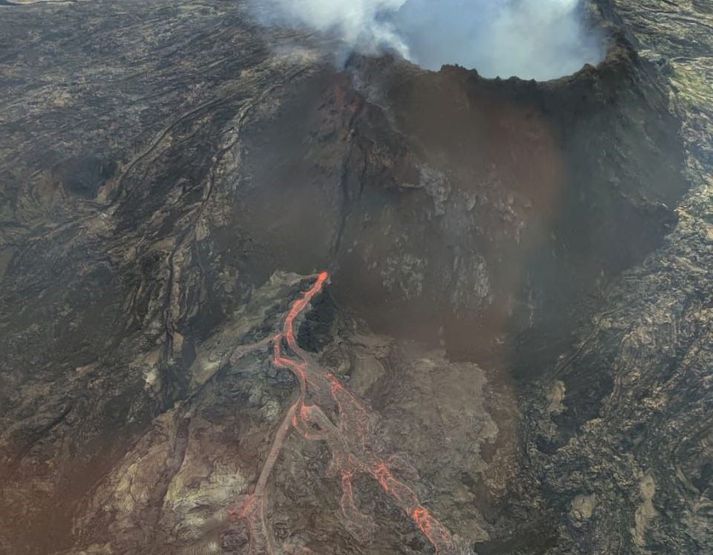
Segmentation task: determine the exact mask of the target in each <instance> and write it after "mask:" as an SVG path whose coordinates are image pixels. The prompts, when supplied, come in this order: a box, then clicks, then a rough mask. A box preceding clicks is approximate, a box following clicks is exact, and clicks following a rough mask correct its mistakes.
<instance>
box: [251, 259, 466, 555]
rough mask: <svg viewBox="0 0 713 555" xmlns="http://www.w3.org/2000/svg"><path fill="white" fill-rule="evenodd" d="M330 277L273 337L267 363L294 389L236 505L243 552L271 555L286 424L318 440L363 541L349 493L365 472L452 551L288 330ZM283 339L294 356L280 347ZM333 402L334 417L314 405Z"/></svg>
mask: <svg viewBox="0 0 713 555" xmlns="http://www.w3.org/2000/svg"><path fill="white" fill-rule="evenodd" d="M328 279H329V274H328V273H327V272H322V273H321V274H319V275H318V276H317V279H316V281H315V282H314V284H313V285H312V286H311V287H310V289H309V290H308V291H306V292H305V293H304V294H303V295H302V296H301V297H300V298H298V299H297V300H296V301H294V302H293V303H292V305H291V306H290V309H289V311H288V313H287V316H286V317H285V321H284V324H283V326H282V331H281V333H279V334H278V335H277V336H276V337H275V338H274V341H273V359H272V361H273V364H275V366H277V367H278V368H286V369H289V370H290V371H291V372H292V373H293V374H294V375H295V377H296V378H297V381H298V383H299V396H298V398H297V400H296V401H295V402H294V403H293V404H292V406H291V407H290V408H289V410H288V411H287V414H286V415H285V417H284V419H283V421H282V423H281V424H280V427H279V428H278V430H277V433H276V434H275V439H274V441H273V443H272V447H271V448H270V452H269V453H268V456H267V459H266V460H265V463H264V464H263V467H262V470H261V472H260V476H259V477H258V481H257V483H256V484H255V488H254V490H253V493H252V494H251V495H250V496H249V497H248V498H247V500H246V501H245V502H244V504H243V505H242V507H241V508H240V510H239V511H238V513H237V516H238V517H239V518H241V519H242V520H244V521H245V522H246V525H247V528H248V532H249V535H250V552H251V553H253V554H262V553H268V554H270V555H274V554H276V553H277V551H276V549H275V540H274V538H273V536H272V531H271V529H270V526H269V524H268V522H267V521H266V512H267V492H266V489H267V485H268V484H267V482H268V479H269V477H270V474H271V473H272V470H273V467H274V466H275V463H276V462H277V459H278V457H279V456H280V452H281V451H282V448H283V445H284V442H285V439H286V438H287V435H288V434H289V432H290V430H291V428H293V427H294V428H295V429H296V430H297V431H299V432H300V433H301V434H302V435H303V436H304V437H305V439H307V440H312V441H325V442H326V443H327V445H328V446H329V448H330V451H331V453H332V461H331V463H330V467H329V470H328V473H329V475H331V476H333V477H337V476H338V477H339V478H340V481H341V486H342V497H341V501H340V505H341V511H342V516H343V517H344V522H345V525H346V528H347V530H348V531H349V532H350V533H351V534H352V535H353V536H355V538H357V539H358V540H359V541H362V542H365V541H367V540H368V539H369V538H370V536H371V533H372V532H373V530H374V528H375V525H374V523H373V521H372V519H371V518H370V517H369V516H367V515H366V514H364V513H362V512H360V511H359V509H358V507H357V505H356V502H355V499H354V494H353V480H354V478H355V477H356V476H357V475H358V474H368V475H370V476H372V477H373V478H374V479H375V480H376V481H377V482H378V483H379V485H380V486H381V489H382V490H383V491H384V492H385V493H387V494H388V495H389V496H391V498H392V499H393V501H394V503H395V504H396V505H397V506H398V507H400V508H401V509H402V510H403V511H404V512H405V513H406V514H407V515H408V516H409V517H410V518H411V520H413V522H414V523H415V524H416V525H417V526H418V527H419V529H420V530H421V532H422V533H423V534H424V536H426V538H427V539H428V541H429V542H430V543H431V544H432V545H433V546H434V548H435V549H436V552H437V553H440V554H445V555H452V554H456V553H457V552H458V549H457V547H456V542H455V541H454V539H453V537H452V536H451V534H450V532H449V531H448V530H447V529H446V528H445V526H443V525H442V524H441V523H440V522H439V521H438V520H436V519H435V518H434V517H433V516H432V515H431V513H430V512H429V511H428V509H426V508H425V507H423V506H422V505H421V503H420V501H419V500H418V497H417V496H416V494H415V493H414V491H413V489H412V488H410V487H409V486H407V485H406V484H405V483H403V482H401V481H400V480H398V479H397V478H396V477H395V476H394V474H393V472H392V468H393V467H396V466H397V464H398V465H401V466H402V467H403V466H404V465H403V463H401V462H399V459H398V458H396V457H386V458H383V457H382V456H380V454H379V451H380V450H379V449H378V447H377V445H376V443H377V442H376V439H375V438H374V433H373V426H374V419H373V417H371V416H370V414H369V412H368V411H367V409H366V407H365V406H364V405H363V404H362V403H361V402H360V401H359V400H358V399H357V398H356V397H355V396H354V395H353V394H352V393H351V392H349V391H348V390H347V389H346V387H345V386H344V385H343V384H342V383H341V382H340V381H339V379H337V377H336V376H334V375H333V374H332V373H330V372H328V371H327V370H325V369H323V368H321V367H320V366H319V365H318V364H317V363H316V362H315V361H314V360H313V359H312V357H311V356H310V355H309V354H308V353H307V352H305V351H304V350H302V349H301V348H300V346H299V345H298V344H297V340H296V338H295V330H294V323H295V320H296V319H297V318H298V317H299V315H300V314H301V313H302V312H304V311H305V310H306V309H307V307H308V306H309V304H310V302H311V301H312V299H314V297H316V296H317V295H319V294H320V293H321V292H322V290H323V289H324V286H325V284H326V282H327V280H328ZM283 343H286V346H287V348H288V349H289V351H291V353H292V355H293V356H291V357H290V356H287V355H286V354H285V352H284V351H283V348H284V347H285V345H283ZM318 403H319V405H322V406H324V407H327V406H329V407H330V408H334V409H336V413H337V414H338V422H337V423H336V424H335V423H333V422H332V421H331V420H330V419H329V417H328V416H327V415H326V414H325V412H324V411H323V410H322V409H321V408H320V406H319V405H318Z"/></svg>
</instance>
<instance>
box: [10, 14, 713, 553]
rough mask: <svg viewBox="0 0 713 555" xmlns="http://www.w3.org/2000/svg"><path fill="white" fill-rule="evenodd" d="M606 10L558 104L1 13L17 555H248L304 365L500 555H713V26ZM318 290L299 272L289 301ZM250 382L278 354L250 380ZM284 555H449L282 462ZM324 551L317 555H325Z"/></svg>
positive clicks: (301, 48)
mask: <svg viewBox="0 0 713 555" xmlns="http://www.w3.org/2000/svg"><path fill="white" fill-rule="evenodd" d="M684 4H685V5H682V6H679V7H672V6H671V4H670V3H668V2H663V1H661V0H647V1H646V2H629V1H627V0H612V1H610V2H609V1H605V0H601V1H599V2H597V3H596V4H592V6H591V7H592V10H593V11H592V13H598V14H599V15H598V16H596V17H595V16H592V17H593V18H594V19H595V20H596V23H597V24H599V25H601V26H602V27H603V28H605V29H607V30H608V32H609V36H610V47H609V55H608V57H607V59H606V60H605V61H604V62H603V63H602V64H601V65H600V66H599V67H596V68H593V67H585V68H583V69H582V70H581V71H580V72H578V73H577V74H575V75H572V76H570V77H566V78H563V79H560V80H557V81H552V82H548V83H535V82H524V81H520V80H517V79H510V80H506V81H502V80H486V79H482V78H481V77H479V76H478V74H477V73H476V72H475V71H469V70H466V69H463V68H459V67H445V68H443V69H442V70H441V71H440V72H425V71H422V70H420V69H419V68H417V67H414V66H412V65H410V64H408V63H405V62H403V61H400V60H395V59H392V58H389V57H384V58H380V59H370V58H361V57H353V58H352V59H350V60H349V61H348V63H347V64H346V66H345V67H344V68H336V67H334V65H333V64H332V63H331V58H330V55H329V52H330V49H331V48H332V47H333V45H331V44H330V43H329V41H328V40H327V39H318V38H315V37H313V36H304V35H302V34H300V33H297V32H292V31H287V30H281V29H269V30H268V29H261V28H257V27H255V26H254V25H253V24H252V23H250V21H249V19H248V17H247V15H246V9H245V5H244V3H243V2H223V1H219V0H208V1H204V2H201V3H195V2H188V1H179V2H175V1H174V2H168V1H164V0H156V1H152V2H142V1H139V0H126V1H124V2H110V1H108V0H93V1H90V2H76V3H75V2H71V3H70V2H67V3H65V2H58V3H53V2H49V3H38V4H32V5H24V6H9V5H3V6H1V7H0V90H1V91H2V93H3V94H2V100H0V284H1V286H0V349H2V352H3V358H2V360H0V424H1V426H0V477H2V486H0V551H3V552H8V553H50V552H66V553H77V552H85V553H193V552H200V553H203V552H220V551H221V550H222V551H225V552H236V553H239V552H242V551H244V550H245V549H246V546H247V545H248V543H249V533H248V530H247V529H246V528H244V527H243V526H242V524H241V523H240V522H239V521H235V519H234V518H231V516H230V515H231V514H233V513H234V512H235V508H236V507H237V506H239V504H240V502H241V499H244V496H245V495H247V494H248V493H250V491H251V488H252V487H253V486H254V484H255V482H256V481H257V478H258V474H259V471H260V466H261V464H262V462H263V461H264V459H265V457H266V456H267V452H268V450H269V448H270V444H271V441H272V437H273V436H274V434H275V431H276V429H277V428H278V427H279V426H280V422H281V421H282V419H283V417H284V415H285V412H286V410H287V408H288V406H289V404H290V400H291V399H293V395H294V392H295V391H296V389H297V384H296V382H295V380H294V378H293V377H292V376H291V375H290V374H289V373H288V372H286V371H284V370H278V369H276V368H275V367H274V366H273V365H272V364H271V362H270V349H269V339H270V338H271V337H274V334H275V333H276V330H277V329H278V327H279V325H280V322H281V320H282V318H283V317H284V315H285V312H286V310H287V307H288V305H289V303H290V302H291V301H293V300H294V299H295V298H296V296H297V295H298V293H299V291H300V290H301V289H302V288H303V287H304V283H305V280H304V278H301V277H300V274H301V275H306V274H311V273H313V272H314V271H316V270H321V269H328V270H329V271H330V272H331V274H332V283H331V285H330V287H329V289H328V292H327V294H325V295H323V296H322V297H320V298H319V299H318V300H316V301H315V303H314V305H313V307H312V310H311V311H309V312H308V314H307V315H306V316H305V318H304V319H303V320H301V322H300V331H299V333H298V340H299V342H300V344H301V345H302V347H303V348H304V349H306V350H308V351H310V352H312V353H314V354H315V356H318V357H319V359H320V364H322V365H324V366H325V367H327V368H329V369H331V371H332V372H334V374H335V375H336V376H338V377H339V378H340V379H342V380H344V381H345V382H346V383H347V384H348V385H349V387H350V388H351V389H352V390H353V391H354V392H355V393H356V394H358V395H359V396H360V397H361V398H363V399H364V400H365V403H366V405H367V406H368V407H369V408H370V409H371V410H373V412H374V418H375V421H377V422H378V426H377V428H378V438H379V441H380V442H381V443H383V445H384V446H385V448H386V447H388V450H389V451H390V452H392V453H396V455H395V457H394V459H393V461H394V462H393V465H394V467H395V468H397V469H398V474H399V477H400V478H401V479H404V480H408V481H410V482H413V483H417V484H418V485H417V486H415V487H416V488H417V489H418V491H417V492H415V493H417V494H418V496H419V497H420V498H421V499H423V500H425V501H424V503H426V504H427V505H428V507H429V508H430V509H431V510H432V511H433V512H434V513H435V514H437V515H438V517H439V519H440V520H441V521H442V522H443V523H444V524H445V525H446V526H447V527H448V528H449V529H450V530H451V531H452V532H453V533H454V534H456V535H458V536H459V537H460V538H462V539H463V540H464V541H465V542H467V543H469V544H470V545H471V546H473V547H474V549H475V550H476V551H477V552H479V553H545V552H547V553H573V552H581V553H617V552H619V553H638V552H641V553H643V552H662V553H668V552H672V553H695V552H707V551H710V550H712V549H713V537H712V536H711V530H712V529H713V523H712V522H711V506H713V505H712V504H713V485H712V484H711V479H712V477H713V470H712V469H713V458H712V455H711V453H712V452H711V441H713V438H711V433H710V430H711V428H712V426H711V424H712V422H711V416H710V415H711V414H713V411H712V410H711V409H713V407H712V406H711V405H712V404H713V394H711V391H710V385H711V383H713V382H711V379H710V375H709V374H710V369H711V368H712V367H713V354H712V349H711V344H712V343H713V342H712V341H711V339H712V335H711V327H710V326H711V315H712V314H713V313H712V311H713V306H711V299H713V291H711V286H710V284H711V283H713V281H712V280H711V277H713V276H711V272H712V270H713V260H712V256H713V252H712V248H713V247H712V246H711V245H712V244H713V215H712V214H711V175H712V174H713V171H712V168H713V151H711V144H713V142H712V141H711V135H712V132H713V124H712V123H711V121H712V117H713V94H712V92H711V88H710V82H711V79H712V78H713V69H712V68H711V65H710V59H711V49H713V43H711V38H710V37H711V34H710V32H708V31H709V30H710V28H711V26H713V19H712V18H713V15H712V14H711V12H710V10H708V9H707V8H705V6H703V4H704V3H703V2H693V3H684ZM293 272H294V273H293ZM256 344H257V345H258V347H256V348H254V349H253V348H249V346H251V345H253V346H254V345H256ZM285 445H286V446H285V449H284V451H283V453H282V455H281V457H280V459H279V460H278V462H277V464H276V467H275V470H274V472H273V474H272V478H271V483H270V505H269V519H270V527H271V529H272V530H273V533H274V535H275V537H276V539H277V540H278V541H279V542H280V545H281V546H282V548H283V549H284V551H285V552H286V553H304V552H313V553H335V554H337V553H371V554H383V553H421V552H429V550H430V549H431V547H430V544H429V543H428V542H427V541H426V539H425V538H424V537H423V535H422V534H421V533H420V532H419V530H418V528H417V527H416V526H415V525H414V524H413V523H412V522H411V521H410V520H409V519H408V518H406V516H404V515H403V514H401V512H400V511H398V510H396V509H395V508H394V506H393V505H391V504H390V503H389V498H388V497H387V496H386V495H385V494H384V492H382V491H381V490H380V489H379V488H378V486H377V485H376V484H375V483H374V482H373V481H372V480H370V479H368V478H367V477H360V478H359V479H358V480H356V481H355V482H354V485H355V489H356V491H357V497H358V504H359V505H360V507H361V508H362V510H363V511H365V512H368V513H370V514H372V515H374V516H375V520H376V522H377V526H376V528H375V530H374V532H373V534H371V535H370V536H369V537H368V538H366V539H365V538H363V537H359V536H358V535H353V534H352V533H350V531H349V527H348V526H346V525H345V522H344V520H343V519H342V518H341V516H340V512H339V499H340V495H341V494H340V487H339V484H338V482H339V480H338V479H336V478H335V477H334V476H331V475H330V473H329V469H328V467H329V464H328V463H329V456H328V455H329V454H328V452H327V449H326V448H325V447H324V445H322V444H321V443H320V442H306V441H304V440H303V439H301V438H300V437H299V436H297V435H296V434H292V435H291V436H289V437H288V439H287V441H286V444H285ZM306 550H311V551H306Z"/></svg>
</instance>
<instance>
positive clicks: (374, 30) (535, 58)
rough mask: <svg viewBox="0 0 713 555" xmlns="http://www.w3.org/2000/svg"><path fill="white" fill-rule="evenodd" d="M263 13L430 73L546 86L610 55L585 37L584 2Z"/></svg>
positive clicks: (358, 3) (280, 3)
mask: <svg viewBox="0 0 713 555" xmlns="http://www.w3.org/2000/svg"><path fill="white" fill-rule="evenodd" d="M259 1H260V0H254V2H255V5H257V4H256V3H257V2H259ZM260 5H261V9H260V10H259V11H260V18H261V19H262V20H263V22H265V20H267V21H268V22H269V23H273V24H281V25H290V26H300V27H305V28H309V29H313V30H317V31H321V32H330V33H335V34H337V35H338V36H339V37H340V38H341V39H342V40H343V41H344V43H345V45H346V46H347V48H348V49H350V50H354V51H358V52H361V53H365V54H376V53H378V52H380V51H394V52H397V53H398V54H400V55H401V56H403V57H405V58H407V59H409V60H411V61H413V62H415V63H417V64H419V65H421V66H423V67H426V68H429V69H438V68H440V66H441V65H443V64H460V65H462V66H465V67H469V68H475V69H477V70H478V71H479V72H480V73H481V74H483V75H485V76H487V77H495V76H501V77H510V76H512V75H517V76H519V77H522V78H526V79H529V78H533V79H543V80H544V79H552V78H555V77H559V76H562V75H566V74H569V73H573V72H575V71H577V70H578V69H580V68H581V67H582V65H583V64H585V63H593V64H596V63H597V62H599V61H600V60H601V59H602V55H603V52H602V46H601V41H600V40H599V37H598V36H596V34H594V33H593V32H587V31H585V29H584V26H583V24H582V14H581V9H580V8H581V6H580V0H268V1H267V3H265V0H263V1H262V2H260ZM268 13H269V14H270V15H269V16H267V15H266V14H268Z"/></svg>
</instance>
